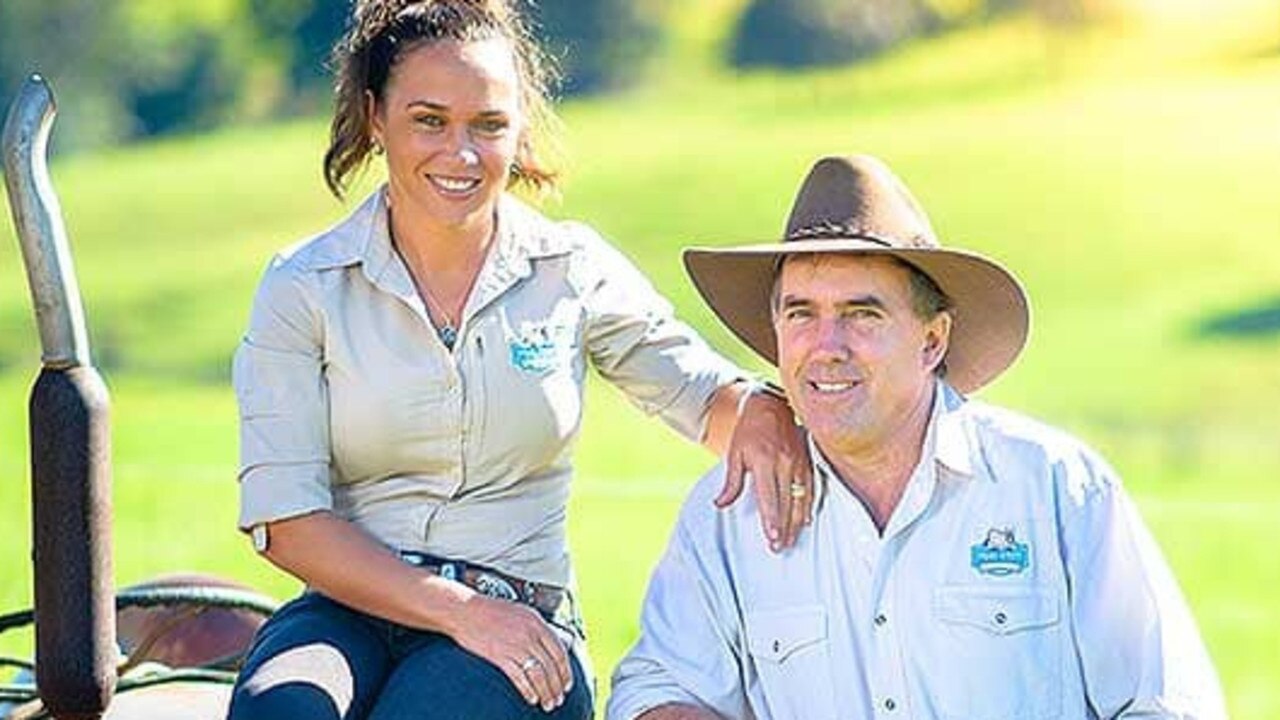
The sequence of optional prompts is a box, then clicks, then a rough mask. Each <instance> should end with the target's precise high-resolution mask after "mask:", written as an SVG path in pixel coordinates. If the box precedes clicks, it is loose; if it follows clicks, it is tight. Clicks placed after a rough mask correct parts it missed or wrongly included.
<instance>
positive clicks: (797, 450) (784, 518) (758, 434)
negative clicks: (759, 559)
mask: <svg viewBox="0 0 1280 720" xmlns="http://www.w3.org/2000/svg"><path fill="white" fill-rule="evenodd" d="M746 392H749V393H750V395H748V396H747V397H746V398H745V399H744V400H743V401H742V411H741V412H740V413H739V416H738V419H737V423H736V425H735V426H734V429H733V435H732V438H731V439H730V441H729V449H728V451H727V452H726V453H725V463H726V467H725V479H724V487H723V488H722V489H721V490H720V494H719V495H718V496H717V497H716V500H715V504H716V506H717V507H720V508H724V507H727V506H729V505H730V504H731V503H733V501H734V500H736V499H737V498H738V496H739V495H740V494H741V493H742V488H743V485H744V484H745V482H746V476H747V475H750V476H751V478H752V482H753V490H754V492H755V496H756V504H757V505H759V507H760V524H761V528H762V530H763V532H764V534H765V537H767V538H768V540H769V547H770V549H772V550H773V551H774V552H779V551H781V550H782V549H783V548H787V547H791V546H792V545H793V544H795V541H796V536H797V535H799V533H800V528H802V527H803V526H805V525H807V524H809V521H810V511H811V510H812V507H813V466H812V464H811V462H810V460H809V448H808V445H807V444H806V443H805V439H804V433H803V431H802V430H801V429H800V428H799V427H798V426H797V425H796V422H795V416H794V414H793V413H792V411H791V406H790V405H789V404H788V403H787V401H786V400H785V399H783V398H782V397H779V396H778V395H774V394H771V393H766V392H761V391H751V390H747V391H746Z"/></svg>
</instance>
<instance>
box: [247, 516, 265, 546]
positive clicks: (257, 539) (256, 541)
mask: <svg viewBox="0 0 1280 720" xmlns="http://www.w3.org/2000/svg"><path fill="white" fill-rule="evenodd" d="M249 536H250V537H251V538H253V549H254V550H257V551H258V552H266V551H267V524H266V523H258V524H257V525H254V526H253V527H252V528H251V529H250V530H249Z"/></svg>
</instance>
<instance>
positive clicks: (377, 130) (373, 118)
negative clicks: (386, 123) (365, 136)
mask: <svg viewBox="0 0 1280 720" xmlns="http://www.w3.org/2000/svg"><path fill="white" fill-rule="evenodd" d="M364 116H365V118H366V119H367V121H368V123H369V127H368V128H367V130H368V132H369V139H370V140H372V141H373V144H374V145H376V146H378V147H383V146H384V145H383V141H382V137H383V133H384V127H383V122H382V114H381V113H380V112H379V108H378V99H377V98H376V97H374V96H373V91H371V90H365V91H364Z"/></svg>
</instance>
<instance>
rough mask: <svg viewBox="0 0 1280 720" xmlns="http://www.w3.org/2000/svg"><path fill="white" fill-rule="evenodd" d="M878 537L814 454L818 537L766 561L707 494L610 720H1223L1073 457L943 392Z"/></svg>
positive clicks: (1093, 475) (651, 608)
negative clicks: (707, 713)
mask: <svg viewBox="0 0 1280 720" xmlns="http://www.w3.org/2000/svg"><path fill="white" fill-rule="evenodd" d="M938 387H939V395H938V397H940V398H942V402H935V403H934V409H933V414H932V417H931V419H930V422H929V428H928V431H927V433H926V438H925V446H924V452H923V454H922V460H921V462H920V464H919V466H918V467H917V468H916V469H915V471H914V473H913V474H912V476H911V478H910V480H909V482H908V485H907V487H906V490H905V492H904V493H903V496H902V499H901V501H900V502H899V504H898V506H897V508H896V509H895V510H894V512H893V515H892V516H891V517H890V519H889V523H888V525H887V526H886V527H885V531H884V533H883V535H881V534H880V533H879V532H878V531H877V529H876V527H875V525H874V524H873V522H872V520H871V517H870V515H869V514H868V512H867V511H866V509H865V508H864V507H863V505H862V504H861V502H860V501H859V500H858V499H857V498H856V497H855V496H854V495H853V494H852V493H851V492H850V491H849V490H848V489H847V488H846V487H845V485H844V484H843V483H842V482H841V481H840V480H839V478H838V476H837V475H836V473H835V472H834V471H833V470H832V469H831V467H830V466H829V465H827V464H826V463H825V462H824V461H823V459H822V458H821V456H820V454H819V453H817V450H816V447H814V456H815V458H816V460H815V478H816V483H817V489H818V492H819V493H820V495H819V498H818V503H817V505H816V507H815V513H814V523H813V525H812V527H810V528H809V529H807V530H806V531H805V532H804V533H802V534H801V535H800V540H799V542H798V543H797V545H796V546H795V547H794V548H793V549H791V550H790V551H787V552H784V553H783V554H780V555H776V554H773V553H771V552H769V550H768V549H767V548H766V547H765V545H764V539H763V538H762V536H761V533H760V530H759V520H758V517H757V511H756V507H755V504H754V500H753V499H752V498H751V497H750V494H749V493H748V497H745V498H744V499H743V500H741V501H739V502H738V503H736V504H735V505H733V506H732V507H730V508H729V509H727V510H724V511H719V510H716V509H715V508H714V507H713V506H712V502H711V499H712V498H713V497H714V496H715V494H716V493H717V491H718V490H719V488H720V487H721V484H722V478H723V468H722V467H719V468H716V469H715V470H713V471H712V472H710V473H709V474H708V475H707V476H706V477H704V478H703V479H702V481H701V482H700V483H699V484H698V486H697V487H696V489H695V490H694V492H693V493H692V495H691V496H690V498H689V499H688V501H687V503H686V504H685V506H684V509H683V510H682V512H681V514H680V518H679V521H678V523H677V526H676V528H675V532H674V535H673V536H672V538H671V542H670V545H669V547H668V548H667V551H666V554H665V555H664V556H663V558H662V560H661V562H660V563H659V565H658V567H657V569H656V570H655V572H654V574H653V577H652V579H651V582H650V586H649V591H648V594H647V597H646V599H645V603H644V608H643V611H642V616H641V636H640V639H639V641H638V642H637V643H636V645H635V647H634V648H633V649H632V650H631V652H630V653H629V654H628V655H627V656H626V657H625V658H624V659H623V661H622V662H621V663H620V664H619V666H618V668H617V669H616V671H615V673H614V677H613V694H612V697H611V698H610V700H609V705H608V710H607V717H608V718H609V719H610V720H622V719H624V718H633V717H636V716H637V715H639V714H641V713H643V712H644V711H646V710H648V709H651V708H654V707H657V706H659V705H663V704H666V703H672V702H684V703H695V704H700V705H703V706H706V707H709V708H711V709H713V710H715V711H716V712H718V713H720V714H721V715H724V716H727V717H731V718H761V719H764V718H775V719H779V720H780V719H783V718H795V719H797V720H799V719H801V718H803V719H805V720H825V719H827V718H882V719H892V718H918V719H924V718H949V719H956V720H960V719H963V720H1010V719H1011V718H1028V719H1030V718H1034V719H1036V720H1050V719H1052V718H1064V719H1071V720H1077V719H1080V718H1113V717H1125V718H1139V717H1141V718H1225V717H1226V710H1225V705H1224V702H1223V698H1222V691H1221V688H1220V687H1219V684H1218V680H1217V676H1216V674H1215V672H1214V669H1213V666H1212V664H1211V662H1210V660H1209V657H1208V654H1207V653H1206V651H1205V648H1204V645H1203V643H1202V642H1201V640H1200V636H1199V632H1198V631H1197V629H1196V625H1195V621H1194V620H1193V618H1192V616H1191V613H1190V611H1189V610H1188V608H1187V605H1186V602H1185V601H1184V599H1183V597H1182V594H1181V592H1180V591H1179V589H1178V585H1177V582H1176V581H1175V580H1174V578H1173V576H1172V574H1171V573H1170V571H1169V568H1168V566H1167V565H1166V563H1165V561H1164V559H1163V558H1162V557H1161V554H1160V551H1159V548H1158V547H1157V546H1156V544H1155V542H1154V541H1153V540H1152V538H1151V536H1150V535H1149V534H1148V532H1147V529H1146V528H1145V526H1144V525H1143V523H1142V520H1141V518H1140V517H1139V516H1138V513H1137V510H1136V509H1135V508H1134V506H1133V504H1132V502H1131V501H1130V499H1129V497H1128V496H1127V495H1126V493H1125V492H1124V489H1123V488H1122V487H1121V484H1120V480H1119V478H1117V477H1116V475H1115V473H1114V471H1113V470H1112V469H1111V468H1110V467H1108V466H1107V464H1106V463H1105V462H1104V461H1103V460H1102V459H1101V458H1099V457H1098V456H1097V455H1096V454H1095V453H1093V452H1092V451H1091V450H1090V449H1088V448H1087V447H1085V446H1084V445H1083V444H1082V443H1080V442H1079V441H1078V440H1076V439H1074V438H1072V437H1070V436H1068V435H1066V434H1064V433H1062V432H1060V431H1057V430H1054V429H1052V428H1049V427H1046V426H1044V425H1041V424H1038V423H1036V422H1034V421H1031V420H1029V419H1027V418H1024V417H1021V416H1018V415H1016V414H1013V413H1010V412H1007V411H1003V410H999V409H996V408H993V407H990V406H987V405H983V404H981V403H977V402H973V401H966V400H964V399H963V398H961V397H960V396H959V395H957V394H956V393H955V391H954V390H952V389H950V388H949V387H948V386H946V385H945V384H942V383H939V385H938Z"/></svg>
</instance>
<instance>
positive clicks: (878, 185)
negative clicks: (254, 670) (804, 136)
mask: <svg viewBox="0 0 1280 720" xmlns="http://www.w3.org/2000/svg"><path fill="white" fill-rule="evenodd" d="M812 253H841V254H846V253H847V254H857V255H880V256H888V257H893V258H897V259H899V260H901V261H903V262H906V263H909V264H911V265H913V266H915V267H916V268H918V269H919V270H920V271H922V272H924V273H925V274H926V275H928V276H929V277H930V278H932V279H933V281H934V282H935V283H937V285H938V287H939V288H940V289H941V290H942V291H943V292H944V293H946V295H947V297H948V298H949V299H950V300H951V314H952V317H953V321H952V325H951V342H950V347H949V349H948V351H947V355H946V367H947V373H946V378H947V382H948V383H950V384H951V385H952V386H953V387H955V388H956V389H957V390H959V391H961V392H964V393H969V392H973V391H975V390H977V389H979V388H981V387H982V386H984V385H986V384H987V383H989V382H991V381H992V380H994V379H995V378H996V377H997V376H998V375H999V374H1000V373H1002V372H1004V371H1005V370H1006V369H1007V368H1008V367H1009V366H1010V365H1012V364H1013V361H1014V359H1015V358H1017V357H1018V353H1019V352H1021V351H1022V348H1023V346H1024V345H1026V342H1027V334H1028V331H1029V328H1030V311H1029V310H1028V306H1027V295H1026V293H1025V292H1024V291H1023V289H1022V285H1021V284H1020V283H1019V282H1018V280H1017V279H1016V278H1015V277H1014V276H1013V275H1012V274H1011V273H1010V272H1009V271H1008V270H1005V269H1004V268H1003V267H1001V266H1000V265H999V264H997V263H996V262H995V261H993V260H989V259H987V258H985V257H982V256H981V255H978V254H976V253H972V252H968V251H965V250H958V249H951V248H943V247H941V245H940V244H939V243H938V239H937V237H936V236H935V235H934V233H933V228H932V227H931V226H930V225H929V218H928V217H927V216H926V215H925V213H924V210H922V209H921V207H920V204H919V203H917V202H916V200H915V198H914V197H912V196H911V193H910V192H909V191H908V190H907V188H906V186H905V185H904V184H903V183H902V181H901V180H899V179H898V177H897V176H895V175H894V174H893V172H892V171H891V170H889V168H888V167H886V166H885V164H884V163H882V162H880V161H879V160H877V159H875V158H873V157H869V156H866V155H859V156H855V157H828V158H823V159H821V160H819V161H818V162H817V163H816V164H815V165H814V166H813V169H812V170H810V171H809V176H808V177H807V178H805V181H804V184H803V185H802V186H801V187H800V192H799V194H798V195H797V196H796V200H795V203H794V204H793V205H792V209H791V217H790V219H789V220H788V221H787V230H786V236H785V237H783V239H782V242H780V243H772V244H763V245H741V246H737V247H723V248H689V249H687V250H685V251H684V264H685V268H686V269H687V270H688V271H689V275H690V277H691V278H692V279H693V284H694V285H695V286H697V288H698V291H699V292H700V293H702V297H703V298H704V299H706V301H707V304H708V305H710V306H711V309H712V310H714V311H715V313H716V315H718V316H720V319H721V320H722V321H724V324H725V325H727V326H729V329H730V330H732V331H733V332H734V334H736V335H737V336H738V337H739V338H741V339H742V341H743V342H745V343H746V344H747V345H748V346H750V347H751V349H752V350H755V351H756V352H757V353H759V354H760V355H761V356H762V357H764V359H766V360H768V361H769V362H770V363H771V364H773V365H777V363H778V355H777V343H776V340H775V338H774V331H773V318H772V312H771V308H770V307H769V303H770V293H771V291H772V288H773V282H774V278H775V277H776V275H777V273H778V271H779V268H780V267H781V265H782V261H783V260H784V259H785V258H786V257H787V256H789V255H801V254H812Z"/></svg>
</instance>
